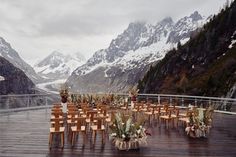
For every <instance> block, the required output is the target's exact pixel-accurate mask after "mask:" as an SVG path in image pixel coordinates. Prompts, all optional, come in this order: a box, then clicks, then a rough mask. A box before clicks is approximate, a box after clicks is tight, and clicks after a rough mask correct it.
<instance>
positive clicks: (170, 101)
mask: <svg viewBox="0 0 236 157" xmlns="http://www.w3.org/2000/svg"><path fill="white" fill-rule="evenodd" d="M171 105H172V97H170V106H171Z"/></svg>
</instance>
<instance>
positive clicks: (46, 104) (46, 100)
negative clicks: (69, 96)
mask: <svg viewBox="0 0 236 157" xmlns="http://www.w3.org/2000/svg"><path fill="white" fill-rule="evenodd" d="M45 102H46V103H45V106H46V108H47V106H48V99H47V96H45Z"/></svg>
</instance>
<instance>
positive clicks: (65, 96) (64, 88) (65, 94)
mask: <svg viewBox="0 0 236 157" xmlns="http://www.w3.org/2000/svg"><path fill="white" fill-rule="evenodd" d="M60 96H61V102H62V103H66V102H67V99H68V97H69V90H68V86H67V85H62V86H61V90H60Z"/></svg>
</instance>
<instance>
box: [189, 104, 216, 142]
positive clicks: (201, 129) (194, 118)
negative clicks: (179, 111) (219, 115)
mask: <svg viewBox="0 0 236 157" xmlns="http://www.w3.org/2000/svg"><path fill="white" fill-rule="evenodd" d="M213 112H214V109H213V107H211V106H210V107H208V108H207V109H203V108H199V109H196V110H195V111H194V112H193V113H192V114H191V115H190V117H189V125H188V126H187V127H186V128H185V131H186V133H187V135H189V136H190V137H193V138H196V137H207V134H208V133H209V131H210V127H211V122H212V114H213Z"/></svg>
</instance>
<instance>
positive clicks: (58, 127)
mask: <svg viewBox="0 0 236 157" xmlns="http://www.w3.org/2000/svg"><path fill="white" fill-rule="evenodd" d="M54 122H55V124H54V128H55V131H59V130H60V119H59V118H55V119H54Z"/></svg>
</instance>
